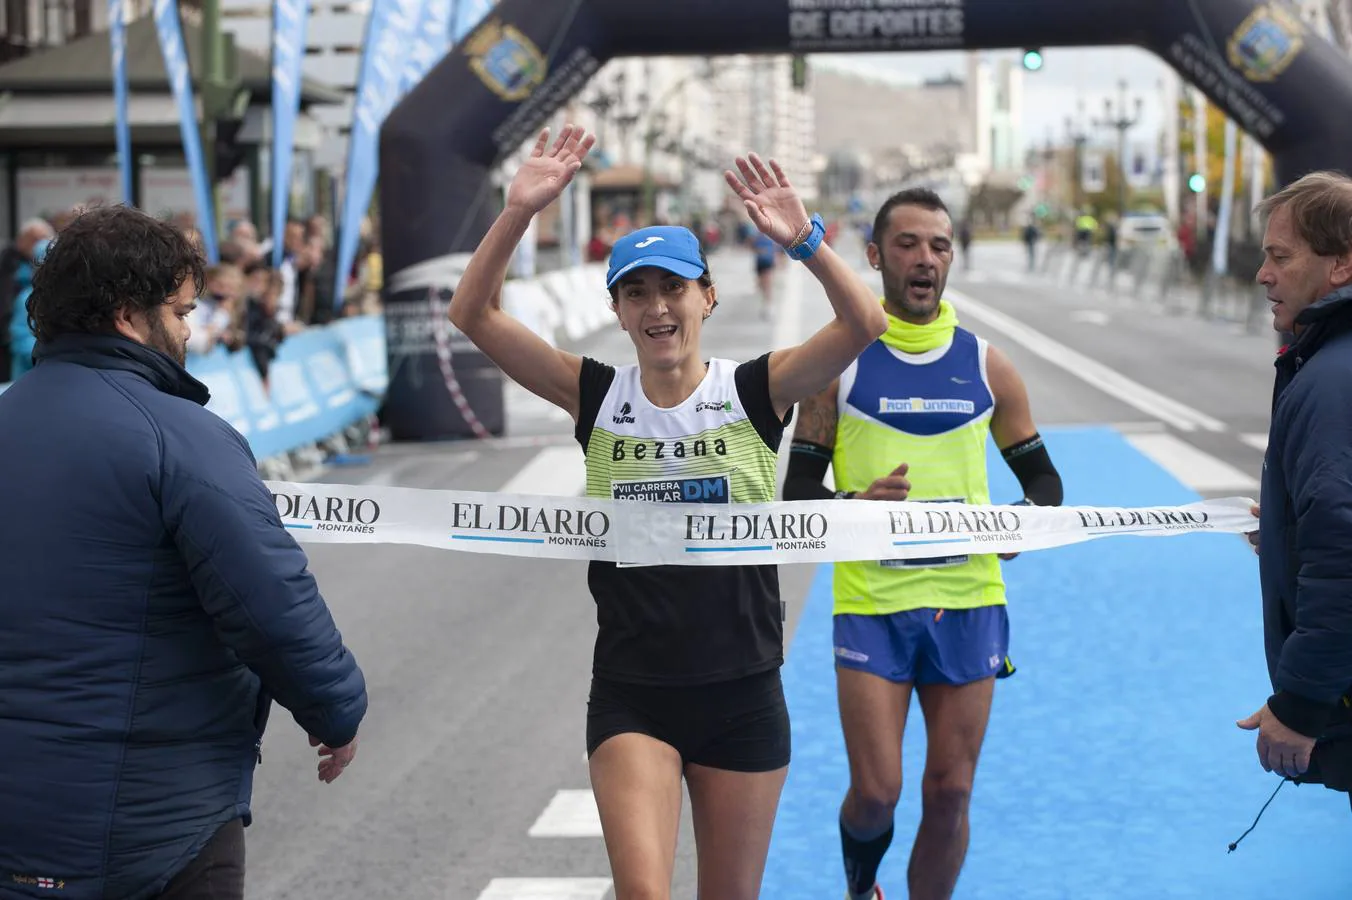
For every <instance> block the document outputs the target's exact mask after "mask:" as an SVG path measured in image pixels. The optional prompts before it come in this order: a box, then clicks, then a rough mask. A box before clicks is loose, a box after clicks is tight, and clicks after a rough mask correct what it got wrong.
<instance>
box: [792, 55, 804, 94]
mask: <svg viewBox="0 0 1352 900" xmlns="http://www.w3.org/2000/svg"><path fill="white" fill-rule="evenodd" d="M792 63H793V89H794V90H795V91H799V92H802V91H804V90H806V89H807V57H806V56H804V55H803V54H801V53H796V54H794V56H793V60H792Z"/></svg>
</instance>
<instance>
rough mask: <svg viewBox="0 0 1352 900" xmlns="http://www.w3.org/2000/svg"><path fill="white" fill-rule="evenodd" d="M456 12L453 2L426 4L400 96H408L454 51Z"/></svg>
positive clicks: (426, 1) (433, 0) (431, 0)
mask: <svg viewBox="0 0 1352 900" xmlns="http://www.w3.org/2000/svg"><path fill="white" fill-rule="evenodd" d="M454 12H455V3H454V2H453V0H423V8H422V18H421V19H420V20H419V22H418V28H417V32H416V34H415V36H414V40H413V52H412V53H411V54H409V58H408V65H406V66H405V67H404V78H403V83H402V84H401V85H400V88H399V93H400V95H401V96H402V95H403V94H406V93H408V91H409V90H410V89H412V87H413V86H414V85H415V84H417V83H418V82H420V81H422V80H423V76H425V75H426V74H427V73H428V72H430V71H431V70H432V67H433V66H435V65H436V64H437V63H439V62H441V58H442V57H443V56H445V55H446V51H447V50H449V49H451V24H452V21H451V16H452V14H453V13H454Z"/></svg>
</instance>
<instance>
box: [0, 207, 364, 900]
mask: <svg viewBox="0 0 1352 900" xmlns="http://www.w3.org/2000/svg"><path fill="white" fill-rule="evenodd" d="M202 282H203V264H202V259H201V257H200V256H199V255H198V253H197V252H196V250H195V249H194V248H193V247H192V245H191V244H190V243H189V242H188V241H187V240H186V239H185V238H184V236H183V235H182V234H180V233H179V232H178V231H177V230H175V229H174V228H173V227H171V226H170V225H168V224H165V223H162V222H159V221H158V220H156V219H153V218H151V217H149V216H146V215H144V214H143V213H141V212H139V211H137V210H134V209H127V208H124V207H109V208H104V209H97V210H94V211H91V212H87V213H85V214H83V215H82V216H80V217H79V218H78V219H76V220H75V221H74V222H72V223H71V224H70V225H69V226H68V227H67V228H66V229H65V230H64V231H63V232H62V233H61V234H60V236H59V237H58V238H57V240H56V241H55V242H54V243H53V244H52V245H51V249H50V251H49V252H48V254H47V257H46V259H45V260H44V262H43V264H42V265H41V266H39V267H38V270H37V273H36V277H35V280H34V285H33V295H32V302H31V307H30V308H31V324H32V326H33V330H34V333H35V334H36V336H37V340H38V343H37V348H36V351H35V353H34V356H35V359H36V361H37V365H36V366H35V368H34V369H33V370H32V371H31V372H29V373H28V374H27V375H26V376H25V377H24V378H23V379H22V380H21V381H20V382H17V383H15V385H14V386H13V387H12V388H10V389H9V390H8V391H6V392H5V393H4V394H0V497H3V498H4V513H5V514H4V516H3V517H0V585H3V586H4V587H3V590H0V897H3V898H26V897H58V896H59V897H63V898H67V900H112V898H116V900H141V898H151V897H165V898H174V900H189V898H191V900H198V898H202V900H227V898H229V900H238V898H241V897H243V895H244V894H243V880H244V871H243V868H244V841H243V828H244V826H245V825H247V824H248V823H249V821H250V805H249V804H250V798H251V794H252V788H253V773H254V766H255V765H257V764H258V762H260V761H261V746H262V736H263V729H264V726H265V724H266V720H267V716H268V710H269V708H270V707H271V704H272V700H273V698H275V699H276V700H277V702H278V703H279V704H281V705H282V706H283V707H285V708H286V709H288V710H289V711H290V712H291V714H292V715H293V716H294V718H295V720H296V722H297V723H298V724H299V725H300V726H301V727H302V728H303V729H304V730H305V731H306V732H307V733H308V734H309V735H310V741H311V744H312V745H315V746H319V747H320V750H319V754H320V756H321V757H322V759H321V761H320V763H319V777H320V778H321V779H322V780H323V781H325V782H329V781H332V780H333V779H334V778H336V777H337V776H338V774H339V773H340V772H341V771H342V769H343V767H345V766H346V765H347V764H348V763H349V762H350V761H351V760H352V757H353V754H354V752H355V748H356V735H357V727H358V725H359V724H360V722H361V720H362V717H363V716H364V715H365V712H366V686H365V681H364V679H363V676H362V673H361V670H360V669H359V668H358V667H357V663H356V660H355V659H354V658H353V656H352V654H351V653H350V652H349V651H348V650H347V649H346V648H345V647H344V645H343V641H342V637H341V635H340V634H339V633H338V630H337V628H336V627H335V626H334V622H333V619H332V618H331V617H330V615H329V611H328V608H327V607H326V606H325V603H324V600H323V598H322V597H321V596H320V594H319V590H318V588H317V587H316V585H315V580H314V578H313V577H312V576H311V574H310V573H309V571H308V569H307V564H306V558H305V554H304V552H303V551H302V550H301V549H300V547H299V546H298V545H297V544H296V543H295V541H294V540H293V539H292V538H291V537H290V535H288V534H287V532H286V531H285V530H284V528H283V526H282V524H281V520H280V519H279V517H278V515H277V511H276V506H275V503H274V500H273V498H272V496H271V494H270V493H269V492H268V489H267V487H266V486H265V485H264V483H263V482H262V481H261V480H260V478H259V476H258V471H257V467H256V464H255V461H254V459H253V457H252V454H251V453H250V450H249V447H248V445H247V444H246V443H245V441H244V439H243V438H242V437H241V436H240V435H239V433H238V432H236V431H235V430H234V429H233V428H231V427H230V426H229V425H228V424H227V423H226V422H225V421H223V420H222V419H220V418H219V417H217V416H216V415H214V414H213V413H211V412H209V411H207V410H206V409H204V408H203V404H204V403H205V402H206V401H207V391H206V388H205V387H204V386H203V385H202V384H201V383H200V382H198V381H196V380H195V379H193V378H192V377H191V376H189V375H188V373H187V371H185V370H184V368H183V360H184V355H185V352H186V345H187V337H188V325H187V321H186V319H187V315H188V313H189V311H191V309H192V307H193V305H194V302H195V300H194V298H195V297H196V296H197V295H198V294H199V293H200V291H201V289H202Z"/></svg>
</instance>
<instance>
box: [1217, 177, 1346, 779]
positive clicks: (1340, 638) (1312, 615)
mask: <svg viewBox="0 0 1352 900" xmlns="http://www.w3.org/2000/svg"><path fill="white" fill-rule="evenodd" d="M1259 211H1260V213H1261V214H1262V215H1264V216H1265V217H1266V218H1267V226H1266V233H1265V234H1264V237H1263V247H1264V253H1265V259H1264V262H1263V266H1262V268H1261V269H1259V270H1258V283H1259V284H1261V285H1263V287H1264V288H1266V290H1267V298H1268V300H1269V301H1270V302H1271V303H1272V304H1273V306H1272V318H1273V328H1274V329H1275V330H1276V331H1278V332H1291V333H1293V334H1294V335H1295V341H1294V343H1293V344H1291V345H1290V346H1289V347H1287V348H1285V349H1284V351H1283V352H1282V353H1281V355H1280V356H1279V357H1278V358H1277V374H1276V385H1275V388H1274V392H1273V407H1272V425H1271V433H1270V435H1269V437H1268V444H1267V446H1268V450H1267V457H1266V459H1265V460H1264V462H1263V484H1262V508H1261V510H1255V512H1256V513H1258V514H1259V516H1260V518H1259V525H1260V531H1261V540H1260V535H1258V534H1255V535H1254V536H1253V538H1252V540H1254V542H1255V545H1256V546H1257V549H1258V561H1259V580H1260V582H1261V586H1262V591H1263V632H1264V637H1265V642H1266V646H1267V664H1268V675H1269V678H1270V680H1271V683H1272V688H1273V693H1272V695H1271V696H1270V697H1269V698H1268V699H1267V702H1266V703H1264V704H1263V705H1262V706H1261V707H1259V709H1258V711H1257V712H1255V713H1254V714H1253V715H1251V716H1249V717H1248V718H1247V719H1245V720H1243V721H1242V722H1240V723H1239V727H1240V728H1244V729H1249V730H1256V731H1257V732H1258V736H1257V737H1258V740H1257V751H1258V762H1259V764H1260V765H1262V767H1263V768H1264V769H1266V770H1267V771H1269V772H1275V773H1276V774H1278V775H1281V776H1284V777H1286V778H1292V779H1301V780H1303V781H1306V782H1313V783H1316V784H1324V785H1325V786H1326V787H1329V788H1334V789H1336V790H1340V791H1348V792H1352V552H1349V544H1350V543H1352V179H1349V178H1347V177H1346V176H1343V175H1335V174H1331V173H1327V172H1317V173H1314V174H1311V175H1307V176H1305V177H1304V178H1302V179H1300V180H1299V181H1297V182H1295V183H1294V184H1291V185H1289V186H1288V187H1287V188H1285V189H1284V190H1282V191H1279V192H1278V193H1276V194H1274V195H1273V196H1272V197H1269V198H1268V199H1267V200H1265V201H1264V202H1263V203H1262V204H1261V205H1260V206H1259Z"/></svg>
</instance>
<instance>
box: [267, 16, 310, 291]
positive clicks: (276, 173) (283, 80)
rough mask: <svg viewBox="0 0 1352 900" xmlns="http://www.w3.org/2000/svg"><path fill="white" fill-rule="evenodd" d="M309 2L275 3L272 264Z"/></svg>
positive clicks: (287, 187)
mask: <svg viewBox="0 0 1352 900" xmlns="http://www.w3.org/2000/svg"><path fill="white" fill-rule="evenodd" d="M309 12H310V3H309V0H273V2H272V265H273V267H274V268H275V267H277V266H280V265H281V264H282V254H283V252H284V251H285V246H284V242H283V240H282V236H283V234H284V233H285V229H286V217H287V213H288V211H289V210H290V206H291V203H290V200H291V160H292V157H293V154H294V153H295V148H296V117H297V116H298V115H299V114H300V85H301V78H302V76H303V70H302V64H303V63H304V61H305V22H306V19H307V18H308V16H309Z"/></svg>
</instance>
